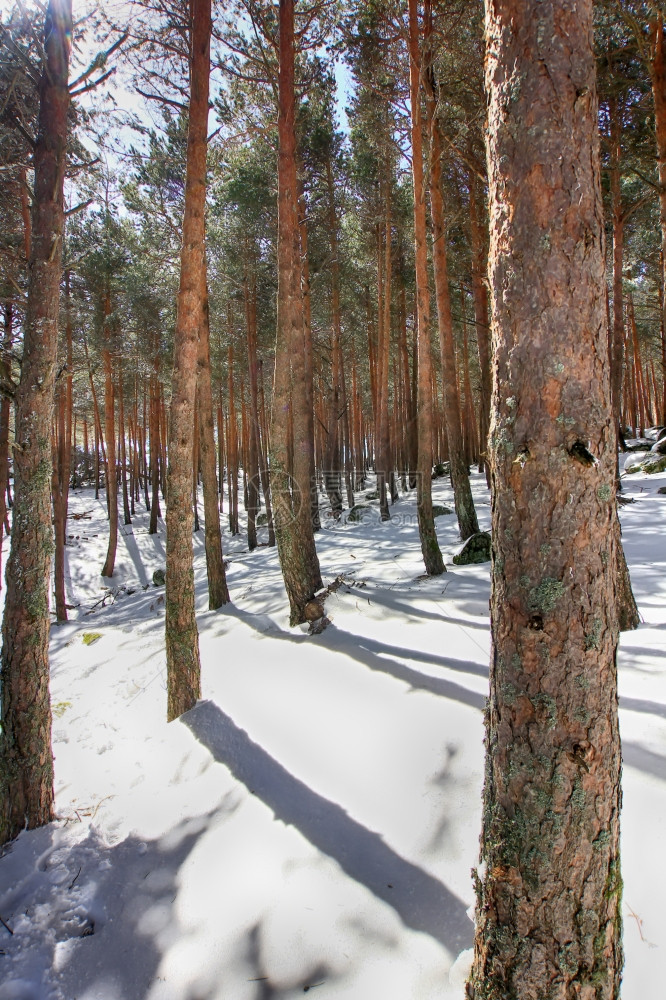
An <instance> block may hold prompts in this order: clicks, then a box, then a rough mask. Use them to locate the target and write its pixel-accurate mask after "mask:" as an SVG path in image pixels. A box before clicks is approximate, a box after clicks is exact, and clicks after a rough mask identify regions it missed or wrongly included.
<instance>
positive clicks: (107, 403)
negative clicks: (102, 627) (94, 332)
mask: <svg viewBox="0 0 666 1000" xmlns="http://www.w3.org/2000/svg"><path fill="white" fill-rule="evenodd" d="M110 315H111V293H110V292H109V290H108V288H107V292H106V295H105V297H104V332H103V336H104V347H103V348H102V361H103V364H104V432H105V435H106V503H107V508H108V512H109V543H108V546H107V550H106V559H105V561H104V566H103V567H102V576H113V569H114V566H115V562H116V547H117V545H118V483H117V480H116V422H115V393H114V389H113V359H112V355H111V336H112V334H111V328H110V321H109V316H110Z"/></svg>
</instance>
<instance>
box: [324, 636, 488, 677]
mask: <svg viewBox="0 0 666 1000" xmlns="http://www.w3.org/2000/svg"><path fill="white" fill-rule="evenodd" d="M343 634H344V635H348V636H349V637H350V638H351V639H352V640H353V641H354V642H355V643H356V645H358V646H360V647H362V648H364V649H367V650H369V651H371V652H373V653H377V654H378V655H382V656H400V657H404V659H406V660H414V661H415V662H416V663H431V664H432V665H433V666H435V667H446V669H447V670H457V671H460V672H461V673H464V674H474V675H475V676H477V677H487V676H488V666H482V665H481V664H480V663H474V662H473V661H472V660H457V659H454V657H452V656H438V655H437V654H435V653H424V652H423V651H422V650H419V649H409V648H408V647H406V646H391V645H389V644H388V643H385V642H380V641H379V640H378V639H368V638H366V637H365V636H360V635H354V634H353V633H351V632H345V633H341V632H340V631H338V630H337V629H327V630H326V638H325V639H324V641H325V642H327V644H328V643H331V642H333V643H335V642H336V637H337V636H340V635H343ZM338 647H341V643H336V648H338ZM344 651H345V650H343V649H342V648H340V652H344ZM405 669H407V668H405ZM421 676H422V675H421V674H419V677H421Z"/></svg>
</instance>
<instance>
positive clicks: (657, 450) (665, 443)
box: [650, 438, 666, 455]
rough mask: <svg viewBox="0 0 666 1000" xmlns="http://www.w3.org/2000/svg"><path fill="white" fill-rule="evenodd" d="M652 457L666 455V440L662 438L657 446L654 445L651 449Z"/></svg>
mask: <svg viewBox="0 0 666 1000" xmlns="http://www.w3.org/2000/svg"><path fill="white" fill-rule="evenodd" d="M650 454H651V455H666V438H661V440H660V441H657V443H656V444H653V445H652V447H651V448H650Z"/></svg>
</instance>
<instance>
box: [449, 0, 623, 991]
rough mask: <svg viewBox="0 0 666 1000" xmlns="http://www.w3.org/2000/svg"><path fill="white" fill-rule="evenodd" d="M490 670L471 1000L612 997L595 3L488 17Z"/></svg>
mask: <svg viewBox="0 0 666 1000" xmlns="http://www.w3.org/2000/svg"><path fill="white" fill-rule="evenodd" d="M486 32H487V38H486V43H487V61H486V85H487V88H488V94H489V118H488V123H489V131H488V167H489V180H490V206H491V208H490V219H491V225H490V235H491V249H490V260H491V270H490V283H491V291H492V298H493V328H494V336H493V341H494V344H495V349H496V358H495V379H496V380H495V385H494V395H493V415H492V424H491V440H492V462H491V470H492V479H493V549H494V552H493V579H492V598H491V622H492V654H491V668H490V701H489V709H488V716H487V735H486V783H485V790H484V808H483V831H482V836H481V861H482V866H483V870H482V871H481V872H479V876H478V878H477V894H478V906H477V915H476V919H477V931H476V942H475V957H474V966H473V970H472V974H471V978H470V981H469V983H468V986H467V996H468V997H469V998H471V1000H491V998H492V1000H496V998H497V1000H499V998H507V997H516V998H524V1000H527V998H529V1000H534V998H537V997H545V996H549V997H557V998H558V1000H574V998H576V1000H617V998H618V997H619V988H620V971H621V967H622V949H621V941H620V933H621V910H620V904H621V900H620V895H621V885H622V883H621V878H620V862H619V812H620V742H619V735H618V724H617V685H616V646H617V635H618V628H617V615H616V602H615V593H614V582H615V559H616V551H615V549H616V544H617V541H616V512H615V502H614V496H615V491H614V469H615V454H614V447H615V428H614V426H613V419H612V412H611V405H610V380H609V365H608V339H607V325H606V324H607V320H606V308H605V282H604V255H603V219H602V206H601V191H600V181H599V153H598V136H597V121H596V110H597V103H596V92H595V68H594V59H593V52H592V0H578V3H577V4H576V5H574V4H571V3H570V2H568V0H543V2H542V3H540V4H538V5H526V4H524V3H522V2H518V0H493V2H492V3H491V2H490V0H489V2H487V4H486Z"/></svg>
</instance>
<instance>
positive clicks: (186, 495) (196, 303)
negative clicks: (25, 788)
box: [165, 0, 211, 721]
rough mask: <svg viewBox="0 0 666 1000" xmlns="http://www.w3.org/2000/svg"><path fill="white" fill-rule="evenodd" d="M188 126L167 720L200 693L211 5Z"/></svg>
mask: <svg viewBox="0 0 666 1000" xmlns="http://www.w3.org/2000/svg"><path fill="white" fill-rule="evenodd" d="M191 9H192V63H191V72H190V120H189V128H188V133H187V170H186V177H185V209H184V214H183V245H182V249H181V255H180V287H179V289H178V316H177V320H176V336H175V343H174V364H173V380H172V394H171V419H170V423H169V447H168V453H167V458H168V463H169V465H168V474H167V498H166V554H167V558H166V603H165V610H166V616H165V627H166V653H167V692H168V705H167V719H168V720H169V721H171V720H172V719H175V718H177V717H178V716H179V715H182V713H183V712H186V711H188V709H190V708H192V707H193V705H194V704H195V702H196V701H197V699H198V698H199V696H200V693H201V687H200V683H201V682H200V663H199V633H198V630H197V622H196V616H195V607H194V565H193V551H192V523H193V511H192V455H193V452H194V400H195V395H196V385H197V358H198V353H199V336H200V332H201V329H202V326H203V323H204V321H205V308H206V301H205V294H202V275H203V277H204V285H203V291H204V292H205V274H206V269H205V265H206V257H205V210H206V145H207V137H208V88H209V77H210V31H211V0H192V8H191Z"/></svg>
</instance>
